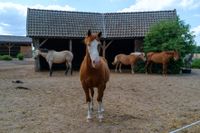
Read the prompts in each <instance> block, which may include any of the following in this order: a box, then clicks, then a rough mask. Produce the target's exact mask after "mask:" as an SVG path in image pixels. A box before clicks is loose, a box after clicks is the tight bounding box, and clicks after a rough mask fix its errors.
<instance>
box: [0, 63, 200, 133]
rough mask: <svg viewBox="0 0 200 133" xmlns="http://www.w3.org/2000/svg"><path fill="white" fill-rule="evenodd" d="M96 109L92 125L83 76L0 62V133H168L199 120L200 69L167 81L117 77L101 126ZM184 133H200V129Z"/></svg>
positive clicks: (141, 76)
mask: <svg viewBox="0 0 200 133" xmlns="http://www.w3.org/2000/svg"><path fill="white" fill-rule="evenodd" d="M16 80H21V81H23V83H13V81H16ZM95 94H96V93H95ZM95 97H96V95H95ZM94 104H95V110H94V113H93V120H92V122H90V123H87V122H86V114H87V104H86V103H85V95H84V92H83V89H82V88H81V84H80V81H79V73H78V72H74V74H73V76H65V75H64V71H54V72H53V76H52V77H49V74H48V71H45V72H34V65H33V62H32V61H26V60H25V61H23V62H20V61H11V62H5V61H0V133H167V132H169V131H172V130H175V129H177V128H180V127H182V126H185V125H187V124H191V123H193V122H195V121H198V120H200V70H192V73H191V74H179V75H168V76H167V77H163V76H161V75H146V74H135V75H131V74H130V73H114V72H112V73H111V78H110V81H109V83H108V86H107V88H106V90H105V95H104V108H105V112H104V117H105V118H104V120H103V122H102V123H99V122H98V119H97V102H96V100H95V103H94ZM182 132H183V133H199V132H200V124H198V125H195V126H193V127H191V128H188V129H186V130H183V131H182Z"/></svg>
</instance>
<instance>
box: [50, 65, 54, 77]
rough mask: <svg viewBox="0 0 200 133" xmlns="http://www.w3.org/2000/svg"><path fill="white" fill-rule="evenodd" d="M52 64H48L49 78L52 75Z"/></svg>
mask: <svg viewBox="0 0 200 133" xmlns="http://www.w3.org/2000/svg"><path fill="white" fill-rule="evenodd" d="M52 65H53V64H52V63H51V62H49V76H50V77H51V76H52V73H53V71H52Z"/></svg>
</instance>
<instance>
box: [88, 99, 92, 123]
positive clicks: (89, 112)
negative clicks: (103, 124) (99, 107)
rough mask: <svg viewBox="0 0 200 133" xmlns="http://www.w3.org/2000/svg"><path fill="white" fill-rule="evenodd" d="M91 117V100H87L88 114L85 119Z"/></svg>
mask: <svg viewBox="0 0 200 133" xmlns="http://www.w3.org/2000/svg"><path fill="white" fill-rule="evenodd" d="M90 119H92V112H91V102H88V114H87V121H89V120H90Z"/></svg>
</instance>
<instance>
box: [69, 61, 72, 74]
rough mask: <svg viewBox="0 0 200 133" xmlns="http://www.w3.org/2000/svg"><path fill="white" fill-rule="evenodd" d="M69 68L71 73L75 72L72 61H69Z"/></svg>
mask: <svg viewBox="0 0 200 133" xmlns="http://www.w3.org/2000/svg"><path fill="white" fill-rule="evenodd" d="M69 69H70V71H71V75H72V74H73V68H72V63H71V62H70V63H69Z"/></svg>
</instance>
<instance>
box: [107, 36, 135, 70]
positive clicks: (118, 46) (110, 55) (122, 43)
mask: <svg viewBox="0 0 200 133" xmlns="http://www.w3.org/2000/svg"><path fill="white" fill-rule="evenodd" d="M106 43H109V41H106ZM131 52H134V39H118V40H114V41H113V42H112V44H111V45H110V46H109V47H108V48H107V50H106V59H107V60H108V65H109V68H110V69H114V68H115V66H113V65H112V62H113V60H114V58H115V56H116V55H117V54H120V53H123V54H130V53H131ZM129 67H130V66H122V69H127V68H128V69H129Z"/></svg>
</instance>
